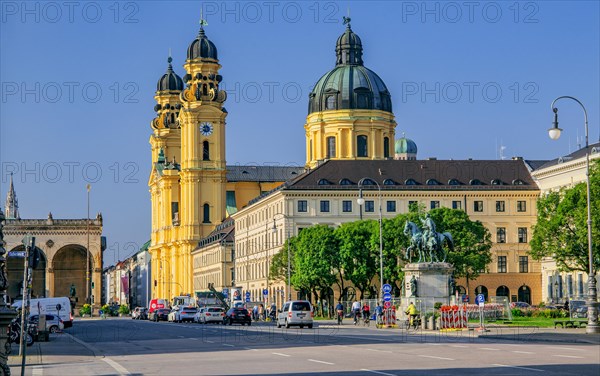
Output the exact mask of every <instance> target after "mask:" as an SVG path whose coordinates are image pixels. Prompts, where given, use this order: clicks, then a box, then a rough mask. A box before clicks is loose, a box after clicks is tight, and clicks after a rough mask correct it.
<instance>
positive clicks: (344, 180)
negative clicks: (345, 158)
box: [340, 178, 354, 185]
mask: <svg viewBox="0 0 600 376" xmlns="http://www.w3.org/2000/svg"><path fill="white" fill-rule="evenodd" d="M352 184H354V183H353V182H352V181H351V180H350V179H346V178H343V179H342V180H340V185H352Z"/></svg>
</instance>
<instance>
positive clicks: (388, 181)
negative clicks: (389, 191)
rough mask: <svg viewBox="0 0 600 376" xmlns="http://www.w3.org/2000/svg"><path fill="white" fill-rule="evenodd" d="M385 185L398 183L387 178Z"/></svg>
mask: <svg viewBox="0 0 600 376" xmlns="http://www.w3.org/2000/svg"><path fill="white" fill-rule="evenodd" d="M383 185H396V182H395V181H394V180H392V179H385V180H384V181H383Z"/></svg>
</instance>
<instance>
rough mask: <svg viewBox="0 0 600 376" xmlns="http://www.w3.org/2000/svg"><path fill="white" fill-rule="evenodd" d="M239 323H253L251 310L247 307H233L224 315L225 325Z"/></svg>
mask: <svg viewBox="0 0 600 376" xmlns="http://www.w3.org/2000/svg"><path fill="white" fill-rule="evenodd" d="M233 323H238V324H242V325H246V324H248V325H251V324H252V320H251V319H250V312H248V310H247V309H246V308H231V309H230V310H229V311H227V313H226V314H225V317H223V325H227V324H229V325H231V324H233Z"/></svg>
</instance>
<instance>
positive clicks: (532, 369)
mask: <svg viewBox="0 0 600 376" xmlns="http://www.w3.org/2000/svg"><path fill="white" fill-rule="evenodd" d="M492 365H493V366H496V367H506V368H516V369H525V370H527V371H537V372H544V370H543V369H538V368H529V367H519V366H509V365H506V364H492Z"/></svg>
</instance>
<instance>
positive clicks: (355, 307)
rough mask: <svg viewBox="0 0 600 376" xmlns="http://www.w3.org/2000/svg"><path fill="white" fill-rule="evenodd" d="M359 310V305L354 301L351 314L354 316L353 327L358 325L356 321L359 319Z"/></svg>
mask: <svg viewBox="0 0 600 376" xmlns="http://www.w3.org/2000/svg"><path fill="white" fill-rule="evenodd" d="M360 309H361V305H360V302H359V301H355V302H354V303H352V313H353V314H354V325H356V324H357V323H358V320H359V319H360Z"/></svg>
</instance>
